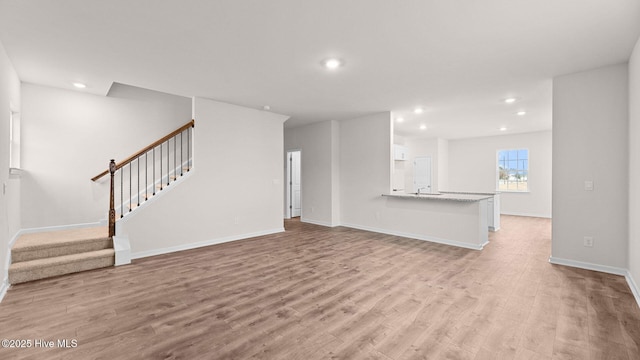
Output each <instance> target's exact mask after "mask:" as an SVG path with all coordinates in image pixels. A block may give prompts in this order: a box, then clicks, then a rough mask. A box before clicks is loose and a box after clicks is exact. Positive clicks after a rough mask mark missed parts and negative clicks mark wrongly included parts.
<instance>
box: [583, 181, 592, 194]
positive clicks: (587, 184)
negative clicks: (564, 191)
mask: <svg viewBox="0 0 640 360" xmlns="http://www.w3.org/2000/svg"><path fill="white" fill-rule="evenodd" d="M584 190H585V191H593V181H591V180H585V181H584Z"/></svg>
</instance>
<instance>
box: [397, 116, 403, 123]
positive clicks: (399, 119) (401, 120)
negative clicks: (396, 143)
mask: <svg viewBox="0 0 640 360" xmlns="http://www.w3.org/2000/svg"><path fill="white" fill-rule="evenodd" d="M396 121H397V122H399V123H401V122H403V121H404V118H401V117H399V118H396Z"/></svg>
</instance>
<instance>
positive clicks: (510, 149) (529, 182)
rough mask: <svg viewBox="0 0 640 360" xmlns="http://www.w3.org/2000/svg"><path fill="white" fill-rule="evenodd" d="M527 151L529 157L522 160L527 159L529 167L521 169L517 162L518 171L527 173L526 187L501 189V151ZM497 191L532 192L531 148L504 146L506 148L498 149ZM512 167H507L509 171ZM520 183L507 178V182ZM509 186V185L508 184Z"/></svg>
mask: <svg viewBox="0 0 640 360" xmlns="http://www.w3.org/2000/svg"><path fill="white" fill-rule="evenodd" d="M523 150H524V151H526V152H527V158H526V159H522V160H526V162H527V167H526V168H524V169H522V170H521V169H520V168H519V167H518V165H517V164H516V169H515V170H516V173H518V172H520V171H523V172H524V173H525V174H526V179H527V180H526V189H517V188H516V189H501V188H500V165H501V163H500V153H501V152H505V151H517V152H520V151H523ZM520 160H521V159H518V158H516V159H515V160H513V161H520ZM507 161H511V160H507ZM495 166H496V191H500V192H507V193H529V192H531V181H530V180H531V179H530V175H531V151H529V148H527V147H512V148H504V149H498V150H496V165H495ZM509 170H510V169H509V168H507V171H509ZM511 182H513V183H516V184H517V183H518V181H513V180H509V179H507V184H509V183H511ZM507 187H508V185H507Z"/></svg>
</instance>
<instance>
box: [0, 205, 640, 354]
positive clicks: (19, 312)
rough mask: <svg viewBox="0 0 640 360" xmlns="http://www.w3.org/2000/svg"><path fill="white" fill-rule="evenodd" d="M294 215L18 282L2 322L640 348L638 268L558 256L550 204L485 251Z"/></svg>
mask: <svg viewBox="0 0 640 360" xmlns="http://www.w3.org/2000/svg"><path fill="white" fill-rule="evenodd" d="M285 226H286V229H287V231H286V232H285V233H281V234H276V235H269V236H263V237H259V238H254V239H249V240H242V241H236V242H232V243H226V244H220V245H215V246H211V247H207V248H201V249H195V250H190V251H184V252H180V253H175V254H169V255H162V256H156V257H152V258H146V259H141V260H137V261H135V262H134V263H133V264H132V265H129V266H122V267H117V268H111V269H107V270H96V271H90V272H85V273H79V274H74V275H69V276H64V277H59V278H54V279H48V280H41V281H37V282H32V283H26V284H20V285H17V286H14V287H12V288H11V289H10V290H9V291H8V293H7V295H6V297H5V299H4V301H3V302H2V303H1V304H0V338H2V339H25V340H26V339H30V340H31V341H32V342H33V341H35V340H36V339H41V340H54V341H57V340H59V339H68V340H72V339H73V340H76V341H77V347H72V348H53V349H50V348H34V347H33V345H32V347H31V348H28V349H7V348H0V358H2V359H304V360H311V359H384V360H389V359H445V358H446V359H605V358H607V359H609V358H610V359H629V360H633V359H640V309H638V306H637V304H636V303H635V301H634V299H633V296H632V294H631V292H630V290H629V288H628V286H627V284H626V282H625V279H624V278H623V277H620V276H614V275H608V274H603V273H597V272H592V271H586V270H579V269H573V268H568V267H562V266H555V265H551V264H549V262H548V257H549V253H550V247H551V240H550V237H551V222H550V220H548V219H539V218H524V217H512V216H503V217H502V226H503V228H502V230H500V231H499V232H497V233H491V235H490V240H491V243H490V244H489V245H488V246H486V247H485V249H484V250H483V251H473V250H466V249H461V248H455V247H449V246H445V245H438V244H433V243H428V242H423V241H418V240H411V239H406V238H400V237H394V236H388V235H381V234H376V233H370V232H366V231H360V230H354V229H347V228H334V229H330V228H324V227H320V226H316V225H310V224H303V223H300V222H298V221H296V220H292V221H287V222H286V223H285ZM56 345H57V344H56ZM71 346H72V343H71Z"/></svg>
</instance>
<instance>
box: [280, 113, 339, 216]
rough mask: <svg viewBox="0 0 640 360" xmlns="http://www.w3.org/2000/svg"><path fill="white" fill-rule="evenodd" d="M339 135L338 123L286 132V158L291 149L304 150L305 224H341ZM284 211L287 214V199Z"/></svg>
mask: <svg viewBox="0 0 640 360" xmlns="http://www.w3.org/2000/svg"><path fill="white" fill-rule="evenodd" d="M338 136H339V124H338V123H337V122H335V121H324V122H320V123H315V124H311V125H307V126H302V127H296V128H293V129H285V131H284V144H285V145H284V147H285V156H286V151H291V150H301V155H302V161H301V183H302V195H301V199H302V215H301V221H304V222H311V223H315V224H320V225H325V226H337V225H338V224H339V221H340V214H339V207H340V205H339V203H340V194H339V159H337V157H338V155H339V148H338V146H339V139H338ZM285 170H286V165H285ZM285 178H286V177H285ZM285 198H286V195H285ZM284 211H285V212H286V200H285V209H284Z"/></svg>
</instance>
